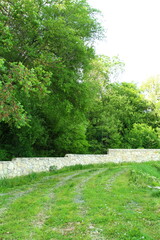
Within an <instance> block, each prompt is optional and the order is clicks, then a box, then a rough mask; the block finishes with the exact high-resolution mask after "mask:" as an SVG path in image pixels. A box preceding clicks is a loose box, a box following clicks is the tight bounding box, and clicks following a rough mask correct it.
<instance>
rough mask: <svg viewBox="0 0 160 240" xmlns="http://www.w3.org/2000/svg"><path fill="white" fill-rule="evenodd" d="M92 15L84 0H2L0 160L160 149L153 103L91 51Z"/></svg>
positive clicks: (96, 31) (113, 62) (98, 32)
mask: <svg viewBox="0 0 160 240" xmlns="http://www.w3.org/2000/svg"><path fill="white" fill-rule="evenodd" d="M97 14H98V11H97V10H96V9H93V8H91V7H90V6H89V5H88V4H87V2H86V1H85V0H75V1H72V0H67V1H65V0H30V1H28V0H5V1H1V3H0V28H1V31H0V46H1V47H0V160H8V159H10V158H12V157H20V156H23V157H31V156H63V155H64V154H65V153H106V152H107V149H108V148H159V147H160V139H159V135H158V129H159V128H158V127H159V122H160V116H159V115H158V114H157V111H156V110H155V109H156V108H155V104H154V103H151V101H147V100H146V99H145V98H144V96H143V95H142V94H141V92H140V90H139V89H138V88H137V87H136V86H135V85H134V84H128V83H112V82H111V81H110V79H111V76H112V78H113V75H116V74H118V72H119V71H120V70H121V68H123V63H121V62H120V61H119V59H118V58H116V57H114V58H112V59H110V58H109V57H107V56H97V55H96V54H95V51H94V47H93V43H94V41H95V40H96V39H100V38H102V37H103V29H102V27H101V25H100V24H99V22H98V21H97V18H96V16H97Z"/></svg>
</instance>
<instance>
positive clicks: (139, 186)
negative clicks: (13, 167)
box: [0, 162, 160, 240]
mask: <svg viewBox="0 0 160 240" xmlns="http://www.w3.org/2000/svg"><path fill="white" fill-rule="evenodd" d="M159 186H160V162H147V163H123V164H113V163H111V164H97V165H86V166H82V165H77V166H71V167H65V168H63V169H61V170H57V171H53V172H52V171H51V172H48V173H39V174H35V173H33V174H30V175H28V176H25V177H16V178H13V179H2V180H0V240H9V239H10V240H20V239H21V240H23V239H24V240H30V239H33V240H49V239H50V240H71V239H73V240H79V239H82V240H141V239H144V240H159V239H160V190H159V189H158V188H157V187H159Z"/></svg>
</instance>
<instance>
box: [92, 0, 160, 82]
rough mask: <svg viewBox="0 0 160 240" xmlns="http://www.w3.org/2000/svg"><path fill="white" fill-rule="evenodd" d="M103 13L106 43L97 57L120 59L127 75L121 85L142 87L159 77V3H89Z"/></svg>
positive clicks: (122, 0) (100, 44)
mask: <svg viewBox="0 0 160 240" xmlns="http://www.w3.org/2000/svg"><path fill="white" fill-rule="evenodd" d="M88 3H89V4H90V5H91V6H92V7H94V8H97V9H99V10H101V12H102V14H103V17H100V18H99V19H100V21H101V22H102V25H103V27H104V29H105V31H106V34H105V35H106V39H105V40H103V41H99V42H97V43H96V46H95V47H96V52H97V54H105V55H107V56H110V57H112V56H119V58H120V59H121V60H122V61H123V62H124V63H125V71H124V73H123V74H122V75H121V76H120V77H119V81H127V82H135V83H137V84H139V85H140V84H141V83H142V82H143V81H145V80H146V79H148V78H149V77H151V76H155V75H157V74H160V0H88Z"/></svg>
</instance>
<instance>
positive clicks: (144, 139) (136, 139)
mask: <svg viewBox="0 0 160 240" xmlns="http://www.w3.org/2000/svg"><path fill="white" fill-rule="evenodd" d="M126 138H127V139H126V140H127V142H128V144H129V145H128V147H129V148H153V149H154V148H160V138H159V137H158V134H157V132H156V131H155V130H154V129H153V128H152V127H151V126H148V125H147V124H144V123H141V124H137V123H135V124H134V125H133V128H132V129H131V131H130V132H129V133H128V134H127V136H126Z"/></svg>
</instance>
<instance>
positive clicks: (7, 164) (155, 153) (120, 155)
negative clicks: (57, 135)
mask: <svg viewBox="0 0 160 240" xmlns="http://www.w3.org/2000/svg"><path fill="white" fill-rule="evenodd" d="M134 161H135V162H145V161H160V149H109V151H108V154H106V155H92V154H88V155H83V154H67V155H66V156H65V157H58V158H57V157H55V158H15V159H13V160H12V161H0V178H4V177H7V178H9V177H15V176H22V175H27V174H29V173H32V172H42V171H49V168H50V167H51V166H53V165H54V166H57V168H58V169H60V168H62V167H64V166H71V165H76V164H83V165H84V164H90V163H93V164H94V163H107V162H115V163H119V162H134Z"/></svg>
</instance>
